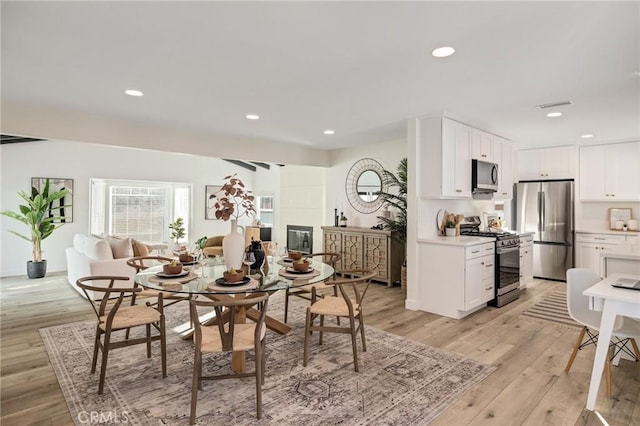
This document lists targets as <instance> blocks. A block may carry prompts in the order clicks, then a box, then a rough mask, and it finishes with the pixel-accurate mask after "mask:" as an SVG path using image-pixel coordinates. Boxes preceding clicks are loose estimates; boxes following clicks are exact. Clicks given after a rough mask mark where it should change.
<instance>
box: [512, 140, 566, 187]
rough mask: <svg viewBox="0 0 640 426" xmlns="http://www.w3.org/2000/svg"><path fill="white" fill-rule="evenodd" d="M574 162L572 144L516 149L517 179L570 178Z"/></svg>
mask: <svg viewBox="0 0 640 426" xmlns="http://www.w3.org/2000/svg"><path fill="white" fill-rule="evenodd" d="M574 163H575V160H574V150H573V147H572V146H556V147H551V148H537V149H524V150H521V151H518V179H519V180H548V179H572V178H574V177H575V176H574V174H575V173H574V170H575V167H574Z"/></svg>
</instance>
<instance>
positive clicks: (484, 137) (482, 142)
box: [471, 129, 497, 163]
mask: <svg viewBox="0 0 640 426" xmlns="http://www.w3.org/2000/svg"><path fill="white" fill-rule="evenodd" d="M494 137H495V136H494V135H492V134H491V133H487V132H485V131H482V130H479V129H472V131H471V158H472V159H474V160H481V161H489V162H491V163H497V161H496V156H495V155H494V152H496V150H495V148H496V147H495V146H494V143H493V141H494ZM496 153H497V152H496Z"/></svg>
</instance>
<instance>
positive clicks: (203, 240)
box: [196, 235, 207, 251]
mask: <svg viewBox="0 0 640 426" xmlns="http://www.w3.org/2000/svg"><path fill="white" fill-rule="evenodd" d="M206 243H207V236H206V235H205V236H204V237H201V238H198V239H197V240H196V247H198V250H200V251H202V250H203V249H204V245H205V244H206Z"/></svg>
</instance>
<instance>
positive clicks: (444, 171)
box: [414, 117, 471, 199]
mask: <svg viewBox="0 0 640 426" xmlns="http://www.w3.org/2000/svg"><path fill="white" fill-rule="evenodd" d="M414 125H415V126H416V127H415V129H414V131H415V135H416V137H417V138H418V150H419V152H420V157H419V164H420V168H421V171H420V179H419V181H420V192H419V193H420V195H421V196H422V197H424V198H440V199H454V198H471V127H469V126H467V125H466V124H462V123H459V122H457V121H454V120H451V119H449V118H446V117H435V118H424V119H417V120H415V122H414Z"/></svg>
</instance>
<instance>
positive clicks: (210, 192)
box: [204, 185, 222, 220]
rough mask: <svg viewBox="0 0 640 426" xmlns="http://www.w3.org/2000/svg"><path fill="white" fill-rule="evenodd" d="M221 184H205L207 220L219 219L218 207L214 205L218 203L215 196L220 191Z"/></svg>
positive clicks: (205, 212)
mask: <svg viewBox="0 0 640 426" xmlns="http://www.w3.org/2000/svg"><path fill="white" fill-rule="evenodd" d="M221 189H222V186H220V185H205V190H204V218H205V220H217V219H216V209H215V208H214V207H213V206H214V205H215V203H216V199H215V198H214V196H215V195H216V194H217V193H218V192H220V190H221Z"/></svg>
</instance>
